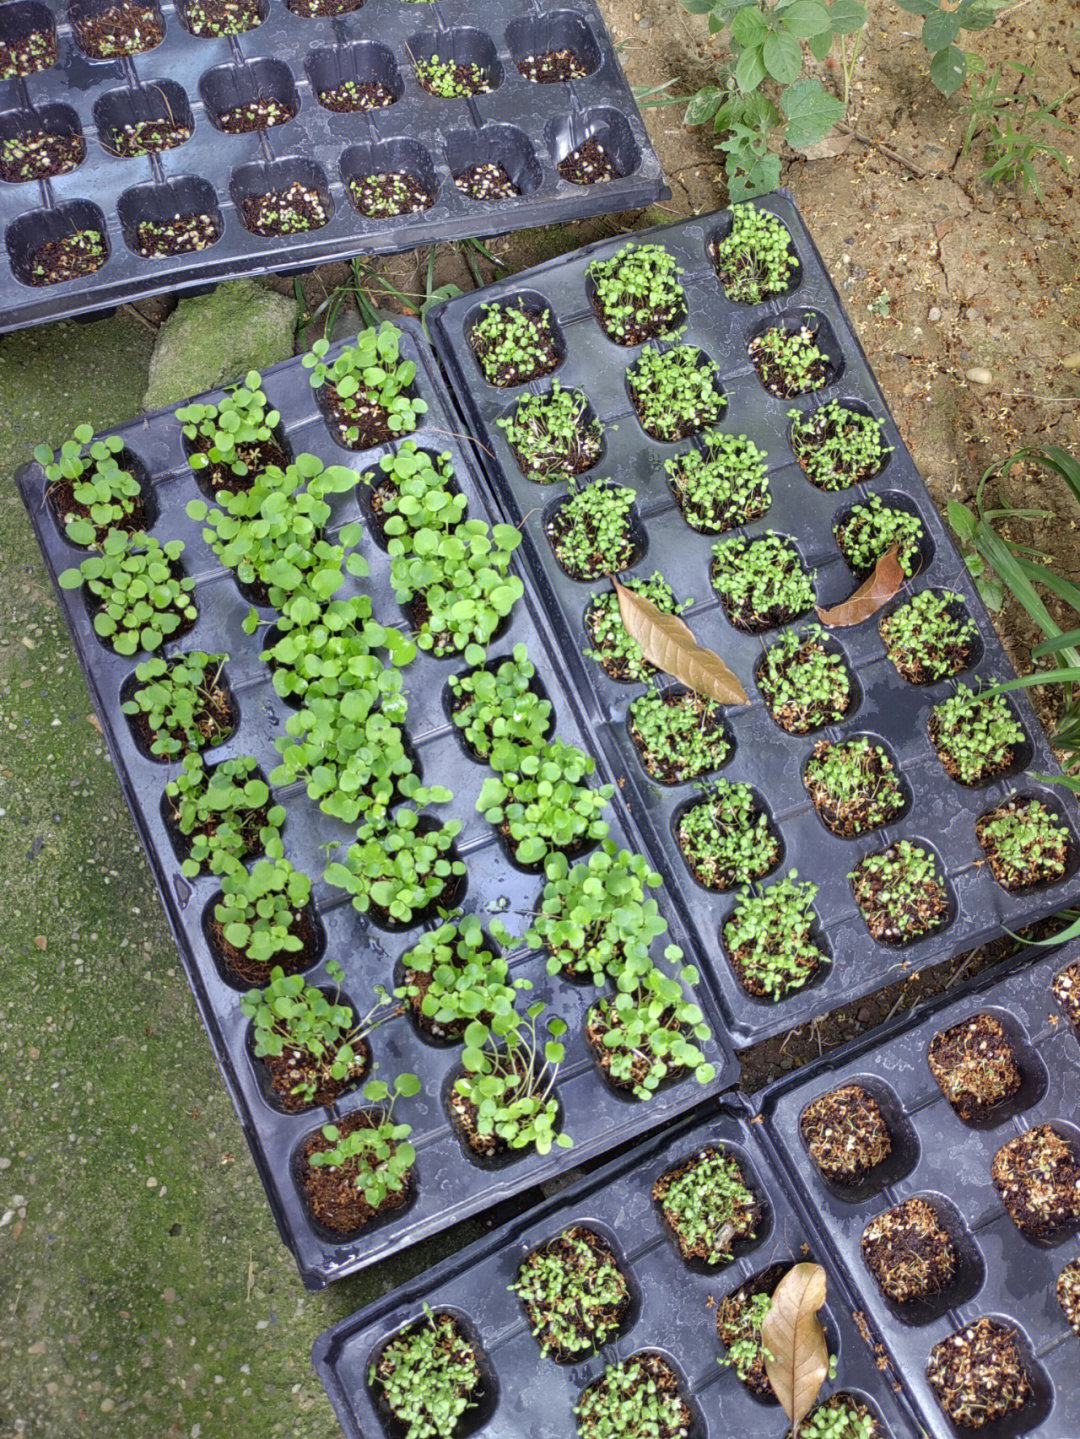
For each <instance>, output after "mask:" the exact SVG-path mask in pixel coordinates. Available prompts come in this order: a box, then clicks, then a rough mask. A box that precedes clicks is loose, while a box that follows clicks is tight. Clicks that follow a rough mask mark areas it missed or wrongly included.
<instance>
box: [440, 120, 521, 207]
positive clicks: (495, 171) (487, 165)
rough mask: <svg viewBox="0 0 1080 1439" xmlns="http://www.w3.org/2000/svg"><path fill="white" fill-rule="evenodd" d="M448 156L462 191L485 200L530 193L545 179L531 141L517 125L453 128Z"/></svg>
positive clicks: (492, 201)
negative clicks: (471, 128) (470, 128)
mask: <svg viewBox="0 0 1080 1439" xmlns="http://www.w3.org/2000/svg"><path fill="white" fill-rule="evenodd" d="M446 160H447V164H448V165H449V166H450V173H451V174H452V175H453V177H454V184H455V185H456V186H457V187H458V189H459V190H460V191H461V193H462V194H463V195H467V196H468V197H469V199H470V200H477V201H480V202H481V203H484V204H491V203H494V202H496V201H498V200H511V199H513V198H514V197H515V196H518V195H528V194H530V193H531V191H533V190H536V189H538V188H539V186H540V181H541V180H542V179H543V172H542V170H541V169H540V161H539V160H538V159H537V158H536V151H535V150H534V148H533V145H532V141H531V140H530V139H529V137H528V136H527V135H526V134H525V131H524V130H519V129H518V127H517V126H516V125H498V124H486V125H482V126H481V127H480V128H479V129H478V130H477V129H473V130H451V131H450V133H449V135H447V137H446Z"/></svg>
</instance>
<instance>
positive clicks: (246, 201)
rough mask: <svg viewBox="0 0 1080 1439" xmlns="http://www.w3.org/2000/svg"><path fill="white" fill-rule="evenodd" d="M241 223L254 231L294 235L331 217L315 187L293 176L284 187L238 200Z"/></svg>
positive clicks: (319, 225) (262, 233)
mask: <svg viewBox="0 0 1080 1439" xmlns="http://www.w3.org/2000/svg"><path fill="white" fill-rule="evenodd" d="M240 210H241V213H242V215H243V219H244V224H245V225H246V226H247V228H248V229H249V230H250V231H251V233H252V234H253V235H295V234H298V233H299V232H300V231H303V230H318V229H319V228H320V227H321V226H323V225H325V224H326V223H327V221H328V220H329V219H330V215H329V212H328V211H327V209H326V206H325V205H324V204H323V201H322V198H321V196H320V195H319V192H318V190H312V189H309V188H308V186H306V185H304V184H301V182H300V181H299V180H294V181H293V183H292V184H291V185H290V186H289V188H288V189H287V190H271V191H268V192H267V193H266V194H264V195H245V196H244V198H243V200H242V201H241V202H240Z"/></svg>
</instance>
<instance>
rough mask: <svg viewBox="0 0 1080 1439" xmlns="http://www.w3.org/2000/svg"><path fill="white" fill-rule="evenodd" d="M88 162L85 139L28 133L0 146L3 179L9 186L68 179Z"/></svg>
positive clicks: (25, 131)
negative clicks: (36, 181) (53, 176)
mask: <svg viewBox="0 0 1080 1439" xmlns="http://www.w3.org/2000/svg"><path fill="white" fill-rule="evenodd" d="M85 159H86V141H85V139H84V138H83V137H82V135H53V134H50V132H49V131H48V130H24V131H23V132H22V134H20V135H15V136H13V137H12V138H11V139H10V140H5V141H4V142H3V143H2V144H0V178H2V179H4V180H6V181H7V182H8V184H9V185H15V184H20V183H23V182H25V181H27V180H44V179H45V178H46V177H47V176H49V175H67V174H69V173H70V171H72V170H75V169H77V168H78V167H79V166H80V165H81V164H82V162H83V161H84V160H85Z"/></svg>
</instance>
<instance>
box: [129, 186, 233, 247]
mask: <svg viewBox="0 0 1080 1439" xmlns="http://www.w3.org/2000/svg"><path fill="white" fill-rule="evenodd" d="M116 213H117V215H118V216H119V219H120V229H121V233H122V234H123V236H124V243H125V244H126V245H127V247H128V249H129V250H134V252H135V254H136V255H141V256H142V258H143V259H144V260H153V259H159V258H161V257H163V256H166V255H188V254H191V253H192V251H195V250H205V249H206V248H207V247H208V246H210V245H213V244H216V243H217V241H218V240H220V239H221V235H222V231H223V230H224V228H225V222H224V220H223V219H222V215H221V209H220V207H219V205H218V200H217V195H216V194H215V192H214V187H213V185H211V184H210V182H209V181H208V180H203V179H200V178H199V176H197V175H182V176H180V177H179V178H178V179H175V180H163V181H162V182H161V184H159V185H156V184H152V183H151V184H146V185H135V186H133V187H132V188H131V189H130V190H125V191H124V193H123V194H122V195H121V196H120V199H119V200H118V201H117V205H116Z"/></svg>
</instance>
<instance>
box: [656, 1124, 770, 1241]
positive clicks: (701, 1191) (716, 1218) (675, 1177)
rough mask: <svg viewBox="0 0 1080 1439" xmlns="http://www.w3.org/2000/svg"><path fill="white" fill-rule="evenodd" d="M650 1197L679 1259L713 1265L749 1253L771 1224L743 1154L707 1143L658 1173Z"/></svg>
mask: <svg viewBox="0 0 1080 1439" xmlns="http://www.w3.org/2000/svg"><path fill="white" fill-rule="evenodd" d="M652 1197H653V1200H654V1202H655V1203H656V1204H657V1205H658V1206H659V1208H660V1211H661V1213H662V1214H663V1216H664V1223H665V1224H666V1225H667V1228H668V1230H669V1231H670V1233H671V1236H672V1238H673V1239H674V1240H675V1243H676V1245H677V1246H678V1250H679V1255H680V1257H681V1258H682V1260H683V1262H684V1263H686V1264H687V1265H689V1266H691V1267H692V1268H698V1267H700V1268H703V1269H706V1270H709V1269H714V1268H716V1267H717V1266H718V1265H721V1264H729V1263H731V1261H732V1260H733V1259H734V1258H735V1257H736V1255H738V1254H745V1253H748V1252H749V1251H750V1250H751V1249H752V1248H753V1247H754V1245H755V1244H759V1243H760V1242H761V1241H762V1240H763V1239H765V1238H766V1235H767V1231H768V1229H769V1228H770V1227H771V1226H770V1223H769V1216H768V1211H767V1209H766V1206H765V1204H764V1202H763V1201H762V1199H761V1197H760V1186H759V1182H758V1179H757V1175H756V1174H755V1173H754V1172H753V1170H752V1169H751V1166H750V1163H749V1160H748V1159H747V1158H746V1156H745V1154H742V1153H739V1154H735V1153H731V1152H729V1151H727V1150H725V1149H724V1148H723V1147H719V1148H718V1147H717V1146H715V1145H711V1144H710V1145H707V1146H706V1147H705V1148H704V1149H702V1150H700V1151H699V1152H698V1153H697V1154H692V1155H691V1156H690V1158H689V1159H684V1160H683V1161H682V1162H681V1163H679V1164H676V1165H675V1167H674V1168H672V1169H667V1170H665V1171H664V1173H663V1174H661V1175H660V1176H659V1177H658V1178H657V1180H656V1181H655V1183H654V1184H653V1187H652Z"/></svg>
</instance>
